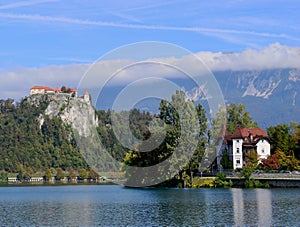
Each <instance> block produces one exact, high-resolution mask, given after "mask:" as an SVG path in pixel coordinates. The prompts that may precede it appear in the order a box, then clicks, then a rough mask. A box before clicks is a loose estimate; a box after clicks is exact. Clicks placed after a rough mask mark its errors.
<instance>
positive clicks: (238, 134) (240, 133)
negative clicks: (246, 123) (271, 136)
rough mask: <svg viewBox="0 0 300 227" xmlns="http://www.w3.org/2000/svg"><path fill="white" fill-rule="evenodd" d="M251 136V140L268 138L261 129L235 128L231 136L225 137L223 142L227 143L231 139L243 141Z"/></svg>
mask: <svg viewBox="0 0 300 227" xmlns="http://www.w3.org/2000/svg"><path fill="white" fill-rule="evenodd" d="M250 135H252V138H261V137H264V138H268V134H267V133H266V132H265V131H264V130H262V129H261V128H240V127H239V126H237V127H236V128H235V131H234V132H233V134H231V135H230V134H227V135H225V138H224V139H225V141H229V140H232V139H244V138H246V137H249V136H250Z"/></svg>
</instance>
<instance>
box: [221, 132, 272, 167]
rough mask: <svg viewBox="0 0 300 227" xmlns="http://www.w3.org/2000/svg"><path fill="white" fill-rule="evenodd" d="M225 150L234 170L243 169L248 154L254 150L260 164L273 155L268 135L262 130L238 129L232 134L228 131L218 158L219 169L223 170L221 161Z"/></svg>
mask: <svg viewBox="0 0 300 227" xmlns="http://www.w3.org/2000/svg"><path fill="white" fill-rule="evenodd" d="M225 150H227V152H228V156H229V160H230V161H232V168H233V169H237V168H243V167H244V166H245V165H246V164H247V154H248V153H249V152H250V151H252V150H254V151H255V152H257V155H258V161H259V162H260V161H261V160H262V159H266V158H267V157H268V156H269V155H271V149H270V142H269V139H268V135H267V133H266V132H265V131H264V130H262V129H260V128H240V127H237V128H236V129H235V131H234V133H232V134H229V133H228V131H227V130H226V133H225V138H224V144H223V146H222V150H221V152H220V154H221V155H218V157H217V165H218V168H221V166H220V160H221V158H222V155H223V152H224V151H225Z"/></svg>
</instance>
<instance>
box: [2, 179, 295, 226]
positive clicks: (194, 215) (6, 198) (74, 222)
mask: <svg viewBox="0 0 300 227" xmlns="http://www.w3.org/2000/svg"><path fill="white" fill-rule="evenodd" d="M0 211H1V212H0V223H1V226H3V225H10V226H11V225H20V226H29V225H31V226H32V225H39V226H41V225H47V226H49V225H51V226H61V225H64V226H70V225H71V226H95V225H103V226H170V225H173V226H174V225H175V226H217V225H218V226H220V225H221V226H224V225H229V226H233V225H235V226H242V225H251V226H252V225H254V226H271V225H272V226H283V225H284V226H300V216H299V214H300V189H238V188H234V189H151V188H150V189H129V188H124V187H122V186H119V185H104V186H103V185H100V186H99V185H82V186H26V187H0Z"/></svg>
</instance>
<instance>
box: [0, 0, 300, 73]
mask: <svg viewBox="0 0 300 227" xmlns="http://www.w3.org/2000/svg"><path fill="white" fill-rule="evenodd" d="M298 3H299V2H298V1H239V0H232V1H224V0H223V1H199V0H191V1H185V0H178V1H176V0H174V1H101V0H89V1H84V0H72V1H67V0H27V1H24V0H19V1H11V0H1V1H0V29H1V36H0V37H1V38H0V39H1V43H0V66H1V67H5V68H12V67H18V66H30V67H42V66H46V65H56V64H70V63H89V62H92V61H94V60H95V59H97V58H98V57H99V56H101V55H102V54H104V53H106V52H107V51H110V50H112V49H114V48H116V47H118V46H120V45H125V44H128V43H133V42H139V41H145V40H150V41H164V42H171V43H174V44H178V45H180V46H182V47H184V48H187V49H189V50H191V51H193V52H199V51H242V50H244V49H246V48H254V49H259V48H262V47H264V46H267V45H269V44H270V43H274V42H279V43H281V44H283V45H289V46H298V45H299V42H300V24H299V23H300V16H299V12H300V4H298Z"/></svg>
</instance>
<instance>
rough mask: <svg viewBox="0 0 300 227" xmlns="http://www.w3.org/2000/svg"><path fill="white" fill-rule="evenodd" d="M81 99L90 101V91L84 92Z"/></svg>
mask: <svg viewBox="0 0 300 227" xmlns="http://www.w3.org/2000/svg"><path fill="white" fill-rule="evenodd" d="M83 100H84V101H86V102H88V103H90V102H91V96H90V93H89V92H88V91H85V92H84V95H83Z"/></svg>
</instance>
